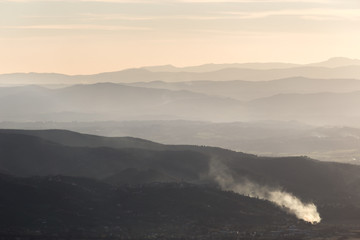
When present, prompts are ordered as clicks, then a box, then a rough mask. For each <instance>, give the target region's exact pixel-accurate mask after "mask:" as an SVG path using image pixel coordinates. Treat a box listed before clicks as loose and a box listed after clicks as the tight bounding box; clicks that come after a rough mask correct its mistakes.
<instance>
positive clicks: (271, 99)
mask: <svg viewBox="0 0 360 240" xmlns="http://www.w3.org/2000/svg"><path fill="white" fill-rule="evenodd" d="M302 81H303V82H304V83H303V84H301V82H302ZM322 81H325V80H314V81H312V80H311V79H302V78H296V79H284V80H278V81H272V82H259V83H256V85H257V86H258V87H256V85H254V84H252V83H247V82H224V84H223V85H222V84H220V83H219V82H217V83H211V82H195V83H194V86H195V87H194V91H189V90H182V89H179V90H169V89H163V88H154V86H153V87H144V86H128V85H124V84H115V83H97V84H89V85H74V86H70V87H65V88H58V89H48V88H44V87H38V86H23V87H5V88H0V111H1V113H2V116H1V120H2V121H19V122H29V121H58V122H62V121H123V120H178V119H183V120H195V121H214V122H234V121H264V120H276V121H294V120H295V121H302V122H304V123H308V124H315V125H341V126H344V125H345V126H359V120H360V114H359V112H358V106H359V104H360V91H359V90H358V91H352V92H344V91H346V90H350V89H351V88H352V89H353V90H356V88H358V87H360V85H359V81H357V80H331V81H329V84H326V83H325V82H324V86H325V87H324V89H327V90H332V91H336V87H337V86H340V85H341V81H344V83H345V84H344V86H343V87H339V91H336V92H312V91H316V90H319V91H320V90H321V83H322ZM160 85H164V86H165V87H166V86H168V87H169V88H172V86H173V85H170V84H169V85H167V84H164V83H160ZM177 85H178V86H179V88H182V87H183V86H186V84H185V83H178V84H177ZM177 85H175V88H176V86H177ZM241 85H243V86H245V87H235V86H241ZM155 86H156V84H155ZM191 86H192V85H191V84H189V87H187V88H188V89H191V88H192V87H191ZM201 86H204V88H201ZM232 86H233V87H232ZM246 86H247V87H246ZM297 86H299V87H298V88H299V92H305V93H298V92H297ZM301 86H302V87H301ZM311 86H314V87H313V88H312V87H311ZM184 88H185V87H184ZM246 90H247V91H246ZM195 91H199V92H195ZM200 91H202V92H200ZM228 92H232V93H231V94H227V93H228ZM241 92H245V93H244V95H245V96H244V97H243V98H247V99H248V98H253V97H256V96H258V97H259V98H256V99H254V100H251V101H247V102H244V101H240V100H237V99H233V98H229V97H225V96H226V95H233V96H235V97H236V94H238V93H239V94H241ZM307 92H311V93H307ZM211 94H214V95H211ZM215 94H216V95H215ZM272 94H274V95H272ZM239 98H242V97H241V96H239Z"/></svg>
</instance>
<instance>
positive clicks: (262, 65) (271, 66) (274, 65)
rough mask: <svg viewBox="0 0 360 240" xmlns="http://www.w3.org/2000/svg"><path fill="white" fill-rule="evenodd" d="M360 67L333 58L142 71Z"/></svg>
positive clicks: (155, 67) (172, 67)
mask: <svg viewBox="0 0 360 240" xmlns="http://www.w3.org/2000/svg"><path fill="white" fill-rule="evenodd" d="M353 65H357V66H358V65H360V60H359V59H351V58H345V57H334V58H330V59H328V60H326V61H323V62H317V63H310V64H294V63H280V62H275V63H259V62H254V63H229V64H214V63H211V64H204V65H200V66H191V67H175V66H173V65H164V66H152V67H144V69H147V70H150V71H152V72H212V71H218V70H221V69H225V68H247V69H257V70H268V69H286V68H295V67H301V66H312V67H315V66H316V67H326V68H337V67H345V66H353Z"/></svg>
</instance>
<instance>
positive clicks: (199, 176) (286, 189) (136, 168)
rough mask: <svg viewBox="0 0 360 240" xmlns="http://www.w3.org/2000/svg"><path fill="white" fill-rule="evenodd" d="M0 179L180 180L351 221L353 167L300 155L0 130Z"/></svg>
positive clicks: (306, 215)
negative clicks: (274, 155)
mask: <svg viewBox="0 0 360 240" xmlns="http://www.w3.org/2000/svg"><path fill="white" fill-rule="evenodd" d="M0 141H1V144H0V147H1V149H0V150H1V151H0V154H1V157H0V159H1V162H0V169H1V172H2V173H3V174H10V175H15V176H21V177H30V176H48V175H52V176H54V175H65V176H72V177H87V178H92V179H97V180H100V181H103V182H106V183H108V184H111V185H113V186H114V185H115V186H122V185H124V184H125V185H126V184H149V183H153V182H163V183H171V182H173V183H181V182H187V183H191V184H196V185H199V186H202V185H204V184H205V185H208V186H209V187H211V186H212V187H215V188H216V187H217V188H221V189H223V190H231V191H234V192H236V193H240V194H241V195H245V196H249V197H253V198H259V199H263V200H267V201H270V202H272V203H274V204H275V205H276V206H278V207H280V208H282V209H283V210H284V211H285V212H288V213H290V214H292V215H294V216H296V217H298V218H299V219H302V220H305V221H308V222H312V223H317V222H319V221H320V220H321V218H322V220H323V222H325V223H326V222H339V221H344V220H348V221H358V216H359V215H358V214H357V213H358V212H359V207H360V206H359V205H358V203H359V199H360V192H359V191H358V188H357V186H358V183H359V180H360V179H359V173H360V168H359V167H357V166H353V165H347V164H337V163H327V162H319V161H316V160H312V159H309V158H306V157H288V158H268V157H257V156H255V155H249V154H244V153H239V152H233V151H229V150H224V149H221V148H211V147H197V146H190V145H189V146H181V145H162V144H157V143H153V142H149V141H145V140H140V139H134V138H105V137H97V136H93V135H84V134H78V133H74V132H68V131H62V130H48V131H23V130H2V131H1V134H0Z"/></svg>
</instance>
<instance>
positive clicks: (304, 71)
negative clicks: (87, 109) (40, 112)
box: [0, 58, 360, 85]
mask: <svg viewBox="0 0 360 240" xmlns="http://www.w3.org/2000/svg"><path fill="white" fill-rule="evenodd" d="M359 62H360V60H356V59H347V58H333V59H329V60H328V61H325V62H321V63H315V64H308V65H294V64H282V63H259V64H256V63H249V64H210V65H202V66H197V67H186V68H175V67H171V66H170V67H169V66H165V67H145V68H138V69H126V70H123V71H117V72H108V73H99V74H93V75H73V76H70V75H64V74H55V73H14V74H2V75H0V84H3V85H4V84H7V85H9V84H76V83H97V82H115V83H133V82H150V81H166V82H176V81H198V80H208V81H230V80H244V81H268V80H274V79H281V78H290V77H299V76H300V77H306V78H321V79H330V78H350V79H359V78H360V64H359Z"/></svg>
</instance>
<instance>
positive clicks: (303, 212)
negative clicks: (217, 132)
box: [210, 161, 321, 224]
mask: <svg viewBox="0 0 360 240" xmlns="http://www.w3.org/2000/svg"><path fill="white" fill-rule="evenodd" d="M210 176H211V177H212V178H213V179H214V180H215V181H216V182H217V183H218V184H219V185H220V187H221V188H222V189H223V190H230V191H233V192H236V193H238V194H241V195H245V196H249V197H254V198H255V197H256V198H259V199H264V200H268V201H270V202H272V203H274V204H276V205H277V206H279V207H281V208H282V209H284V210H286V211H287V212H289V213H291V214H294V215H295V216H296V217H297V218H299V219H302V220H304V221H306V222H309V223H312V224H317V223H319V222H320V221H321V218H320V215H319V213H318V211H317V209H316V206H315V205H314V204H313V203H307V204H305V203H302V202H301V201H300V199H298V198H297V197H295V196H294V195H292V194H290V193H287V192H285V191H283V190H280V189H274V188H271V187H268V186H260V185H259V184H257V183H254V182H251V181H249V180H247V179H245V180H243V181H241V182H239V181H235V179H234V178H233V177H232V175H231V173H230V172H229V170H228V169H227V168H226V167H225V166H224V165H222V164H221V163H219V162H218V161H212V162H211V164H210Z"/></svg>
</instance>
